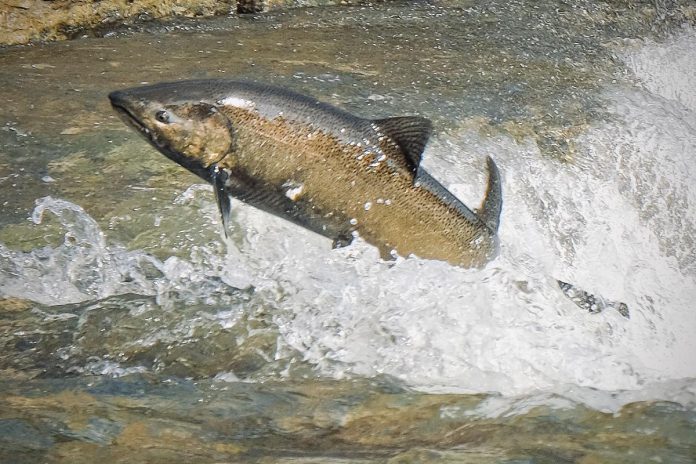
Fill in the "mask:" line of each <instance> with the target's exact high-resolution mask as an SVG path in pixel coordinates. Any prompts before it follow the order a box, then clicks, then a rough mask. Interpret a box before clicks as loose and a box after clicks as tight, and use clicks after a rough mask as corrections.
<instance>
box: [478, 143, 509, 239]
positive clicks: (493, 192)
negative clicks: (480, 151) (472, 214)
mask: <svg viewBox="0 0 696 464" xmlns="http://www.w3.org/2000/svg"><path fill="white" fill-rule="evenodd" d="M486 162H487V164H488V188H487V189H486V197H485V198H484V199H483V203H482V204H481V208H479V210H478V215H479V217H480V218H481V220H482V221H483V222H484V224H486V226H488V228H489V229H490V230H491V231H492V232H493V233H496V232H497V231H498V225H499V224H500V211H501V210H502V209H503V192H502V186H501V183H500V172H499V171H498V166H496V165H495V163H494V162H493V158H491V157H490V156H487V157H486Z"/></svg>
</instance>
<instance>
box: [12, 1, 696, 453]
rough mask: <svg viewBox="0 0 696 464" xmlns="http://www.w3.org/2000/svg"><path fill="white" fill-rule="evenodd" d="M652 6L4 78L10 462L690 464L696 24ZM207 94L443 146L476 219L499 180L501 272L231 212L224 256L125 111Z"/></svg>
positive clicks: (38, 49) (209, 200) (282, 26)
mask: <svg viewBox="0 0 696 464" xmlns="http://www.w3.org/2000/svg"><path fill="white" fill-rule="evenodd" d="M654 5H656V6H660V5H662V3H660V2H656V3H655V4H654ZM631 6H633V7H631ZM635 6H636V5H633V4H632V3H630V2H625V3H621V2H615V3H611V4H607V3H596V2H583V1H581V2H573V4H572V5H571V4H567V3H564V2H556V1H551V0H545V1H542V2H521V1H519V2H502V1H493V2H474V1H469V2H466V1H464V2H434V3H432V4H427V5H426V4H412V3H405V4H380V5H374V6H369V7H353V8H322V9H319V8H317V9H306V10H295V11H290V12H277V13H273V14H267V15H259V16H255V17H245V18H244V17H243V18H240V17H231V18H221V19H215V20H197V21H187V22H177V23H166V24H153V23H150V24H148V25H146V27H141V28H140V29H139V30H118V31H110V32H108V33H103V31H102V33H101V36H99V37H96V36H95V37H85V38H82V39H78V40H74V41H70V42H62V43H54V44H45V45H35V46H31V47H18V48H7V49H4V50H0V82H1V83H2V85H0V97H1V101H3V105H2V107H0V116H1V117H0V122H1V124H2V127H0V145H1V147H0V204H1V205H2V207H1V209H0V272H1V274H0V321H1V322H0V348H1V349H0V373H1V377H0V461H1V462H8V463H9V462H12V463H15V462H18V463H19V462H66V463H67V462H69V463H76V462H96V461H97V460H99V459H102V460H105V461H106V462H129V463H130V462H259V463H270V462H278V463H280V462H282V463H289V462H293V463H310V462H311V463H315V462H316V463H318V462H334V463H348V462H351V463H353V462H355V463H358V462H359V463H363V462H364V463H368V462H369V463H372V462H375V463H376V462H394V463H396V462H398V463H406V462H447V463H470V462H471V463H474V462H475V463H510V464H511V463H547V462H548V463H559V462H569V463H571V462H572V463H584V464H589V463H600V462H602V463H604V462H626V463H629V462H630V463H634V462H669V463H691V462H695V461H696V432H695V430H696V337H695V335H696V307H695V303H694V301H696V251H695V249H696V208H694V205H696V93H694V88H696V64H695V63H696V28H694V21H693V17H694V12H693V10H688V6H684V7H682V10H681V11H682V12H686V13H684V17H678V15H676V14H666V13H665V12H664V11H663V10H661V9H660V8H658V9H657V10H656V11H657V12H658V13H659V14H657V15H654V16H650V14H648V12H649V11H653V10H650V8H648V7H647V6H645V5H643V6H641V7H635ZM639 6H640V5H639ZM634 7H635V8H634ZM689 12H691V13H689ZM672 13H674V12H672ZM687 13H689V14H691V16H689V14H687ZM689 17H691V22H689V21H688V18H689ZM201 77H237V78H239V77H241V78H246V79H252V80H262V81H267V82H272V83H276V84H280V85H285V86H287V87H291V88H293V89H295V90H299V91H302V92H305V93H309V94H312V95H314V96H316V97H318V98H320V99H323V100H326V101H329V102H331V103H334V104H337V105H340V106H342V107H344V108H346V109H348V110H350V111H352V112H354V113H356V114H360V115H362V116H366V117H386V116H396V115H402V114H414V113H417V114H421V115H423V116H426V117H429V118H430V119H432V120H433V121H434V124H435V127H436V129H435V132H436V134H435V135H434V138H433V139H432V140H431V143H430V144H429V145H428V147H427V151H426V160H425V167H426V169H427V170H428V171H429V172H430V173H431V174H432V175H434V176H435V177H436V178H438V179H439V180H441V182H442V183H443V184H444V185H445V186H447V187H448V188H449V189H451V191H453V192H454V193H455V194H457V195H458V196H460V198H462V199H463V200H464V201H465V203H467V204H468V205H470V206H471V207H476V206H478V203H479V201H480V200H481V198H482V197H483V190H484V183H485V175H486V174H485V168H484V166H485V163H484V159H485V155H487V154H490V155H491V156H492V157H493V158H494V159H495V160H496V162H497V163H498V165H499V167H500V169H501V172H502V173H503V177H504V184H503V190H504V209H503V215H502V222H501V230H500V253H499V255H498V256H497V257H496V258H495V259H494V260H493V261H492V262H490V263H489V264H488V266H486V267H485V268H484V269H473V270H472V269H460V268H457V267H452V266H450V265H447V264H445V263H441V262H435V261H426V260H421V259H418V258H416V257H408V258H399V259H398V260H396V261H394V262H385V261H382V260H380V259H379V254H378V252H377V251H376V250H375V249H373V248H372V247H370V246H369V245H367V244H365V243H362V242H360V241H359V240H358V241H357V242H356V243H354V244H353V245H351V246H349V247H347V248H344V249H338V250H331V247H330V243H329V241H328V240H326V239H323V238H321V237H318V236H315V235H313V234H311V233H309V232H307V231H305V230H302V229H300V228H297V227H296V226H293V225H292V224H288V223H286V222H284V221H282V220H280V219H277V218H274V217H271V216H269V215H267V214H265V213H262V212H259V211H256V210H254V209H252V208H250V207H247V206H245V205H243V204H240V203H239V202H234V207H233V216H232V220H231V223H232V229H233V230H232V233H231V238H230V239H229V240H227V241H226V240H224V239H223V238H222V236H221V233H220V226H219V221H218V213H217V211H216V206H215V204H214V199H213V195H212V191H211V188H210V187H209V186H207V185H202V184H201V181H200V180H199V179H198V178H196V177H195V176H193V175H192V174H189V173H188V172H186V171H185V170H184V169H183V168H181V167H179V166H177V165H175V164H174V163H172V162H170V161H169V160H167V159H166V158H164V157H163V156H162V155H160V154H158V153H157V152H156V151H155V150H154V149H152V148H150V147H149V145H148V144H147V143H145V142H144V141H143V140H141V139H140V137H139V136H138V135H137V134H135V133H134V132H132V131H130V130H129V129H128V128H127V127H125V126H124V125H123V124H122V123H121V122H120V120H119V119H118V118H117V117H116V115H115V114H114V113H113V111H112V110H111V109H110V107H109V105H108V101H107V98H106V95H107V93H108V92H109V91H111V90H115V89H118V88H123V87H129V86H133V85H137V84H139V83H144V82H157V81H163V80H175V79H180V78H201ZM555 279H561V280H563V281H566V282H572V283H573V284H575V285H577V286H579V287H581V288H584V289H585V290H588V291H590V292H592V293H595V294H597V295H601V296H602V297H605V298H607V299H611V300H617V301H623V302H625V303H626V304H627V305H628V307H629V310H630V317H629V318H626V317H623V316H622V315H621V314H619V312H618V311H615V310H606V311H603V312H601V313H599V314H591V313H588V312H585V311H583V310H581V309H580V308H578V307H577V306H575V305H574V304H573V303H572V302H570V301H569V300H568V299H567V298H566V297H565V296H564V295H563V294H562V292H561V291H560V290H559V288H558V286H557V284H556V280H555Z"/></svg>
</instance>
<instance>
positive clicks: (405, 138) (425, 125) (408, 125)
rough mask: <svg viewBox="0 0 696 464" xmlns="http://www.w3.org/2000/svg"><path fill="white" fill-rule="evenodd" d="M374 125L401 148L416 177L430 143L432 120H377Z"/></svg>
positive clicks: (413, 117) (404, 117)
mask: <svg viewBox="0 0 696 464" xmlns="http://www.w3.org/2000/svg"><path fill="white" fill-rule="evenodd" d="M374 123H375V124H376V125H377V127H378V128H379V129H380V131H381V132H383V133H384V135H387V136H388V137H389V138H391V139H392V140H393V141H394V142H396V144H397V145H398V146H399V148H401V151H402V152H403V154H404V157H405V158H406V164H408V167H409V168H410V169H411V172H412V173H413V174H414V175H415V174H416V171H418V166H419V165H420V162H421V158H422V157H423V150H424V149H425V144H426V143H428V139H429V138H430V133H431V132H432V130H433V124H432V123H431V122H430V120H429V119H426V118H421V117H418V116H400V117H396V118H386V119H376V120H375V121H374Z"/></svg>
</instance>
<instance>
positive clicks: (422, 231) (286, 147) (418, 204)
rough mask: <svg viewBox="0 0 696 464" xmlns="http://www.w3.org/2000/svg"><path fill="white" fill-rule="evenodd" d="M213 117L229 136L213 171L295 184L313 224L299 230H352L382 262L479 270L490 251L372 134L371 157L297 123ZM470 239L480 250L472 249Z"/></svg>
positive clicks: (235, 112)
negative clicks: (408, 259)
mask: <svg viewBox="0 0 696 464" xmlns="http://www.w3.org/2000/svg"><path fill="white" fill-rule="evenodd" d="M220 110H221V111H222V112H223V113H224V114H226V115H227V116H228V117H229V118H230V120H231V121H232V124H233V126H234V127H235V128H236V130H235V146H234V149H233V153H232V154H230V155H228V156H226V157H225V158H223V159H222V160H221V161H220V162H219V163H218V165H219V166H220V167H222V168H225V169H230V170H237V169H239V170H241V171H242V172H243V173H244V174H245V175H248V176H250V177H255V178H263V179H264V180H265V181H266V182H267V183H269V184H271V185H273V186H274V187H275V188H276V189H277V190H282V189H283V186H288V187H290V186H293V185H301V186H302V193H300V194H299V198H298V199H297V200H299V199H302V208H305V209H307V208H308V209H311V213H312V214H311V216H312V217H315V218H316V220H317V221H319V222H320V224H305V226H306V227H308V228H310V229H312V230H315V231H317V232H319V233H322V234H323V235H326V234H324V233H323V230H322V224H326V223H331V224H332V227H329V228H328V229H329V230H332V231H335V230H339V231H342V232H343V233H344V234H350V233H351V232H353V231H357V232H358V233H359V234H360V236H361V237H362V238H364V239H365V241H367V242H368V243H371V244H373V245H375V246H377V247H378V248H379V249H380V252H381V253H382V255H383V256H389V254H390V252H391V251H392V250H395V251H396V252H397V253H399V254H400V255H402V256H408V255H409V254H415V255H418V256H421V257H424V258H429V259H439V260H445V261H453V262H455V263H457V264H461V265H467V266H471V265H480V264H482V263H483V262H484V261H485V259H486V257H487V256H488V254H490V252H491V251H492V249H491V245H492V240H491V239H492V237H487V236H485V235H483V237H482V227H481V226H480V225H472V224H470V223H469V222H468V221H467V220H465V219H464V218H462V217H461V215H460V214H459V213H458V212H457V211H456V209H455V208H453V207H452V206H449V205H447V204H445V203H443V202H442V201H441V200H440V198H439V197H438V196H437V195H435V194H434V193H432V192H430V191H429V190H427V189H426V188H423V187H419V186H417V183H414V182H413V178H412V176H411V174H410V173H409V172H408V169H407V167H406V165H405V163H404V162H403V161H402V160H401V159H400V156H398V153H394V151H395V150H397V147H396V146H395V145H394V144H393V143H390V142H391V141H390V140H387V139H384V140H383V141H382V142H381V143H380V142H378V139H379V134H378V133H377V132H376V131H374V130H373V133H371V134H370V133H369V131H367V130H366V131H365V132H366V133H365V134H364V137H363V138H364V139H365V140H368V141H372V140H374V141H375V142H377V143H375V148H377V149H376V150H375V149H372V150H370V149H366V148H365V147H364V146H358V145H357V143H356V142H346V141H342V140H340V139H339V137H338V136H336V135H334V134H331V133H327V132H325V131H324V130H320V129H316V128H315V127H314V126H312V125H310V124H306V123H303V122H299V123H298V122H294V123H293V122H292V121H290V120H288V119H287V118H284V117H276V118H274V119H270V120H269V119H267V118H266V117H264V116H263V115H261V114H259V113H258V112H257V111H255V110H253V109H242V108H237V107H224V106H223V107H221V108H220ZM370 139H372V140H370ZM380 158H383V159H381V160H380V161H378V160H379V159H380ZM365 205H369V206H368V207H367V208H366V207H365ZM254 206H256V205H254ZM259 206H260V207H261V208H262V206H261V205H259ZM308 216H309V215H308ZM351 220H352V222H353V223H354V224H351ZM477 226H478V227H477ZM483 233H484V234H487V231H485V230H483ZM481 237H482V238H481ZM331 238H333V237H331ZM477 239H478V240H479V241H480V244H475V243H473V242H474V241H476V240H477Z"/></svg>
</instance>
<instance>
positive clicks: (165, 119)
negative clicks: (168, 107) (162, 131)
mask: <svg viewBox="0 0 696 464" xmlns="http://www.w3.org/2000/svg"><path fill="white" fill-rule="evenodd" d="M155 119H157V120H158V121H159V122H161V123H164V124H168V123H169V113H167V112H166V111H164V110H160V111H158V112H157V113H155Z"/></svg>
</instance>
